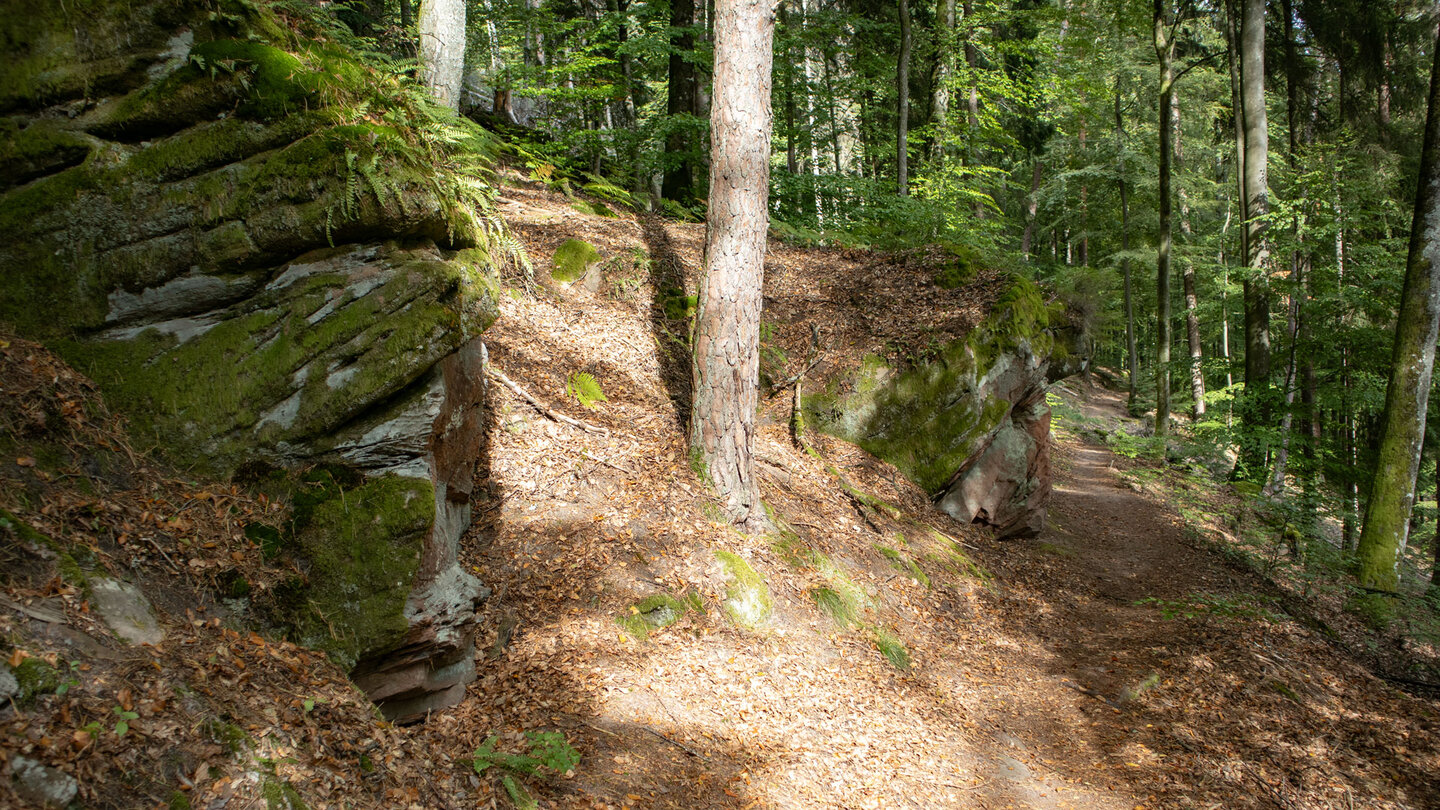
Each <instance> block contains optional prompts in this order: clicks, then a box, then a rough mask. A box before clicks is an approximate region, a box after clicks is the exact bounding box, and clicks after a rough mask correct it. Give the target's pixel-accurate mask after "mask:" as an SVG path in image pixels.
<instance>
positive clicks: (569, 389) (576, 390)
mask: <svg viewBox="0 0 1440 810" xmlns="http://www.w3.org/2000/svg"><path fill="white" fill-rule="evenodd" d="M565 393H567V394H569V395H570V396H572V397H575V399H576V400H577V401H579V403H580V404H581V405H584V406H585V407H587V408H591V409H594V408H598V407H600V405H599V403H601V402H606V401H608V400H607V399H606V398H605V392H604V391H602V390H600V383H599V381H597V380H596V379H595V376H594V375H593V374H589V373H587V372H584V371H577V372H575V373H574V374H571V375H570V379H569V380H568V381H567V382H566V383H565Z"/></svg>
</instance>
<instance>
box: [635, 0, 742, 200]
mask: <svg viewBox="0 0 1440 810" xmlns="http://www.w3.org/2000/svg"><path fill="white" fill-rule="evenodd" d="M694 26H695V0H670V47H671V49H672V50H671V51H670V64H669V85H668V88H667V94H666V99H665V112H666V113H667V114H668V115H670V116H677V115H694V114H695V103H696V99H695V65H694V63H693V62H691V58H692V56H693V54H694V53H695V32H694V31H692V30H691V29H692V28H693V27H694ZM767 103H768V102H767ZM665 151H666V152H668V153H669V154H670V155H671V156H673V157H674V158H678V161H677V162H676V163H675V164H674V165H671V166H667V167H666V169H665V179H664V181H663V182H662V184H661V187H660V188H661V191H660V193H661V194H662V195H664V197H665V198H666V199H669V200H675V201H677V202H683V203H689V202H691V201H692V200H694V198H695V170H694V166H693V165H692V163H693V161H694V155H693V154H692V151H693V144H692V143H691V142H690V135H689V130H688V129H685V128H675V127H674V124H673V123H672V129H671V130H670V134H669V135H667V136H666V137H665Z"/></svg>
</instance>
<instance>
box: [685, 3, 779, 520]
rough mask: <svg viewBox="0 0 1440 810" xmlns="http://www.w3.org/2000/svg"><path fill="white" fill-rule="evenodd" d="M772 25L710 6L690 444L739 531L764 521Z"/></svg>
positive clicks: (732, 7) (755, 11)
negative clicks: (760, 408)
mask: <svg viewBox="0 0 1440 810" xmlns="http://www.w3.org/2000/svg"><path fill="white" fill-rule="evenodd" d="M774 30H775V18H774V15H773V12H772V6H771V4H770V3H769V2H768V0H719V1H718V2H717V3H716V4H715V95H714V101H713V106H712V110H711V120H710V140H711V156H710V214H709V217H708V219H707V223H706V234H705V257H706V273H705V281H704V286H703V288H702V291H701V296H700V311H699V313H698V315H697V316H696V326H695V349H694V350H695V368H694V379H695V402H694V407H693V410H692V417H691V426H690V443H691V446H692V448H693V449H694V452H695V453H696V454H697V455H698V456H699V458H701V459H703V461H704V463H705V466H706V470H707V471H708V473H709V477H710V482H711V484H712V485H713V486H714V487H715V490H716V493H717V494H718V495H719V496H720V498H721V500H722V502H723V503H724V508H725V511H726V513H727V514H728V515H729V516H730V518H731V519H732V520H733V521H734V522H735V523H736V524H738V525H739V526H740V527H741V528H743V529H744V530H746V531H758V530H762V529H764V528H765V527H766V526H767V525H768V521H767V520H766V517H765V510H764V506H763V504H762V503H761V501H760V489H759V486H758V484H757V482H756V480H755V473H754V444H755V408H756V404H757V402H758V395H759V394H758V389H759V383H760V354H759V344H760V307H761V297H760V290H761V284H762V281H763V268H764V264H765V234H766V229H767V227H768V222H769V216H768V198H769V176H770V128H771V117H770V70H771V60H772V55H771V54H772V51H771V42H772V38H773V36H774Z"/></svg>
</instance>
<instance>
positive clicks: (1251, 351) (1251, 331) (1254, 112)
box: [1237, 0, 1273, 479]
mask: <svg viewBox="0 0 1440 810" xmlns="http://www.w3.org/2000/svg"><path fill="white" fill-rule="evenodd" d="M1240 104H1241V108H1242V110H1243V115H1244V126H1243V131H1244V133H1245V158H1244V166H1245V171H1244V192H1243V193H1242V195H1241V196H1242V197H1243V198H1244V199H1245V216H1246V220H1245V242H1246V250H1247V251H1248V253H1247V255H1246V264H1247V266H1248V267H1249V268H1250V270H1249V273H1248V277H1247V278H1246V279H1245V282H1244V290H1245V296H1244V297H1245V301H1244V304H1245V408H1244V409H1243V410H1242V411H1241V414H1242V418H1243V419H1245V421H1246V422H1247V423H1248V424H1249V425H1250V426H1251V427H1253V428H1268V427H1269V425H1270V423H1271V421H1272V411H1273V408H1272V407H1271V405H1270V394H1269V389H1270V281H1269V274H1270V263H1271V262H1270V242H1269V238H1268V234H1267V229H1266V222H1265V217H1266V215H1267V214H1268V213H1269V211H1270V197H1269V190H1268V187H1267V182H1268V171H1267V163H1268V161H1269V154H1270V137H1269V130H1268V124H1267V117H1266V111H1265V0H1243V17H1242V20H1241V27H1240ZM1266 456H1267V448H1266V447H1265V446H1264V444H1263V443H1262V442H1259V441H1247V442H1244V443H1243V444H1242V446H1241V454H1240V459H1239V460H1238V461H1237V464H1238V466H1239V469H1238V472H1239V473H1240V474H1241V475H1243V476H1246V477H1250V478H1254V479H1261V478H1262V476H1263V473H1264V469H1265V462H1266Z"/></svg>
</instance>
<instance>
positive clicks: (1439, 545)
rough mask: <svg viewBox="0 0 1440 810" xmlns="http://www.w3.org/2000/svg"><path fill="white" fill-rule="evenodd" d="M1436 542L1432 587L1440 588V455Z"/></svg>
mask: <svg viewBox="0 0 1440 810" xmlns="http://www.w3.org/2000/svg"><path fill="white" fill-rule="evenodd" d="M1435 509H1436V511H1435V520H1436V524H1435V540H1434V542H1432V543H1431V544H1430V545H1431V548H1430V554H1431V562H1430V587H1431V588H1440V453H1436V454H1435Z"/></svg>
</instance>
